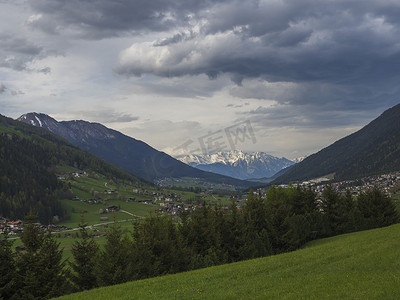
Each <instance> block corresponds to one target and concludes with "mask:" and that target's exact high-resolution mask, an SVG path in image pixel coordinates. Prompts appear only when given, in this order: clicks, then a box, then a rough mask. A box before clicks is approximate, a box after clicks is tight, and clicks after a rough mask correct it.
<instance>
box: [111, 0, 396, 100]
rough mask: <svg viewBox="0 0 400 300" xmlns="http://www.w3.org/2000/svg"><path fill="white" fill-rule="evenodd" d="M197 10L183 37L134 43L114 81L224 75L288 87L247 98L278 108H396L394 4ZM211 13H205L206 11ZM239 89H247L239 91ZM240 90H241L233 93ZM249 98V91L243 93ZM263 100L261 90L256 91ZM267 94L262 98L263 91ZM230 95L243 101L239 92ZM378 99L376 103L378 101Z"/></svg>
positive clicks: (231, 4)
mask: <svg viewBox="0 0 400 300" xmlns="http://www.w3.org/2000/svg"><path fill="white" fill-rule="evenodd" d="M209 5H210V6H209V7H210V9H208V10H202V9H199V10H197V20H200V21H199V22H197V23H195V26H193V27H191V30H190V31H189V32H190V35H188V34H186V33H185V32H183V31H182V32H181V33H178V34H174V35H173V36H171V38H170V39H165V40H164V41H162V42H158V41H155V42H154V43H151V42H146V43H135V44H133V45H132V46H131V47H130V48H128V49H125V50H124V51H122V52H121V54H120V58H119V62H118V65H117V66H116V68H115V70H116V72H117V73H119V74H125V75H133V76H141V75H143V74H153V75H157V76H161V77H168V78H170V77H182V76H186V75H198V74H206V75H208V76H209V78H211V79H213V78H216V77H217V76H218V75H220V74H224V73H226V74H228V75H229V76H230V77H231V79H232V80H233V81H234V82H235V83H237V84H238V85H242V84H243V80H245V79H251V78H258V79H261V80H262V81H265V82H269V83H282V85H284V84H287V83H291V84H294V87H291V88H290V91H289V92H286V91H279V94H277V92H274V93H273V94H272V95H271V94H268V93H264V94H263V95H261V94H258V95H252V96H251V97H255V98H260V99H271V97H272V96H274V97H276V98H275V100H277V101H279V102H281V103H287V102H289V103H294V104H307V103H320V102H324V101H327V102H330V101H333V102H336V103H337V105H339V106H345V105H350V106H354V107H355V106H356V105H360V103H362V104H366V105H367V106H368V105H371V106H373V107H374V108H376V107H377V106H378V105H379V103H378V102H379V101H380V102H382V101H383V102H384V103H385V105H386V106H387V105H390V104H393V103H396V101H398V96H399V95H400V93H399V92H400V91H399V90H398V89H397V88H393V87H395V86H397V85H398V82H399V80H400V74H399V72H398V68H399V65H400V44H399V42H398V41H399V40H400V17H398V15H397V14H396V12H399V11H400V4H398V3H397V2H394V1H389V0H387V1H373V0H369V1H366V2H364V1H363V2H362V3H361V2H360V1H345V2H343V1H329V2H320V1H316V0H307V1H301V2H294V1H292V2H289V1H279V2H277V1H271V2H262V1H225V2H219V3H216V2H210V3H209ZM211 7H212V9H211ZM244 88H246V86H244ZM238 90H240V89H238ZM247 90H248V91H247V93H249V88H247ZM257 92H258V93H260V92H262V91H261V90H258V91H257ZM266 92H268V91H266ZM240 93H241V92H239V91H236V92H232V95H235V94H236V95H238V96H239V97H243V98H245V97H246V95H245V92H243V91H242V94H241V95H239V94H240ZM382 99H383V100H382Z"/></svg>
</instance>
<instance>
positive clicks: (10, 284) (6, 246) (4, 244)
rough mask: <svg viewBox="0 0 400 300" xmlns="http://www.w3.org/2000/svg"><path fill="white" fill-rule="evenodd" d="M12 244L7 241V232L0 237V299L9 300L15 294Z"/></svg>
mask: <svg viewBox="0 0 400 300" xmlns="http://www.w3.org/2000/svg"><path fill="white" fill-rule="evenodd" d="M12 245H13V242H12V241H11V240H8V232H7V231H4V232H3V234H2V236H1V237H0V299H11V298H12V296H13V295H14V294H15V284H16V282H15V262H14V255H13V251H12Z"/></svg>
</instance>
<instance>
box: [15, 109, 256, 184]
mask: <svg viewBox="0 0 400 300" xmlns="http://www.w3.org/2000/svg"><path fill="white" fill-rule="evenodd" d="M18 120H19V121H21V122H24V123H27V124H30V125H33V126H38V127H42V128H45V129H47V130H49V131H51V132H53V133H55V134H57V135H59V136H61V137H63V138H65V139H66V140H68V141H69V142H70V143H72V144H73V145H75V146H77V147H79V148H81V149H84V150H86V151H88V152H90V153H92V154H94V155H96V156H98V157H100V158H102V159H104V160H106V161H108V162H110V163H112V164H113V165H115V166H118V167H120V168H122V169H124V170H125V171H127V172H129V173H131V174H134V175H136V176H139V177H141V178H143V179H145V180H147V181H153V180H154V179H157V178H165V177H173V178H179V177H196V178H203V179H207V180H209V181H212V182H218V183H226V184H232V185H236V186H250V185H251V183H248V182H245V181H241V180H238V179H234V178H231V177H227V176H222V175H218V174H213V173H209V172H204V171H201V170H198V169H195V168H193V167H190V166H188V165H186V164H184V163H182V162H180V161H178V160H176V159H175V158H173V157H171V156H169V155H167V154H165V153H164V152H160V151H158V150H156V149H154V148H152V147H151V146H149V145H147V144H146V143H144V142H142V141H140V140H136V139H134V138H131V137H129V136H126V135H124V134H122V133H120V132H118V131H116V130H113V129H110V128H107V127H105V126H104V125H102V124H99V123H90V122H87V121H62V122H58V121H56V120H55V119H53V118H51V117H50V116H48V115H45V114H37V113H28V114H25V115H23V116H21V117H20V118H18Z"/></svg>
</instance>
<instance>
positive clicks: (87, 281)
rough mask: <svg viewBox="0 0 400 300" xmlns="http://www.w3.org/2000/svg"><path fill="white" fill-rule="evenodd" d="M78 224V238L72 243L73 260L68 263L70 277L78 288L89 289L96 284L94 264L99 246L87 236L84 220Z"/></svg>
mask: <svg viewBox="0 0 400 300" xmlns="http://www.w3.org/2000/svg"><path fill="white" fill-rule="evenodd" d="M79 226H80V240H77V241H75V243H74V244H73V245H72V255H73V257H74V261H73V262H72V263H70V265H71V268H72V270H73V273H72V274H71V278H72V281H73V283H74V284H75V285H76V288H77V289H78V290H90V289H92V288H94V287H96V286H97V282H96V275H95V265H96V259H97V253H98V251H99V246H98V245H97V244H96V242H95V241H94V240H93V238H91V237H90V236H89V233H88V231H87V229H86V226H87V224H85V223H84V220H82V222H81V224H80V225H79Z"/></svg>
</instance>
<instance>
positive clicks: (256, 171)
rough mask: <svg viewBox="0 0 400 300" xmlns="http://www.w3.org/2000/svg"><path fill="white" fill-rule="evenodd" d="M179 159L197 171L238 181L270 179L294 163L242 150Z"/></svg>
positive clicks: (194, 155)
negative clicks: (216, 174)
mask: <svg viewBox="0 0 400 300" xmlns="http://www.w3.org/2000/svg"><path fill="white" fill-rule="evenodd" d="M178 159H179V160H180V161H182V162H184V163H186V164H188V165H190V166H192V167H195V168H197V169H200V170H203V171H208V172H213V173H218V174H222V175H226V176H230V177H234V178H238V179H244V180H247V179H254V178H269V177H271V176H273V175H275V174H276V173H278V172H280V171H281V170H282V169H284V168H286V167H289V166H291V165H293V164H294V162H292V161H290V160H288V159H286V158H284V157H275V156H272V155H269V154H267V153H264V152H254V153H245V152H242V151H240V150H234V151H229V152H217V153H213V154H206V155H197V154H191V155H186V156H183V157H178Z"/></svg>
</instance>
